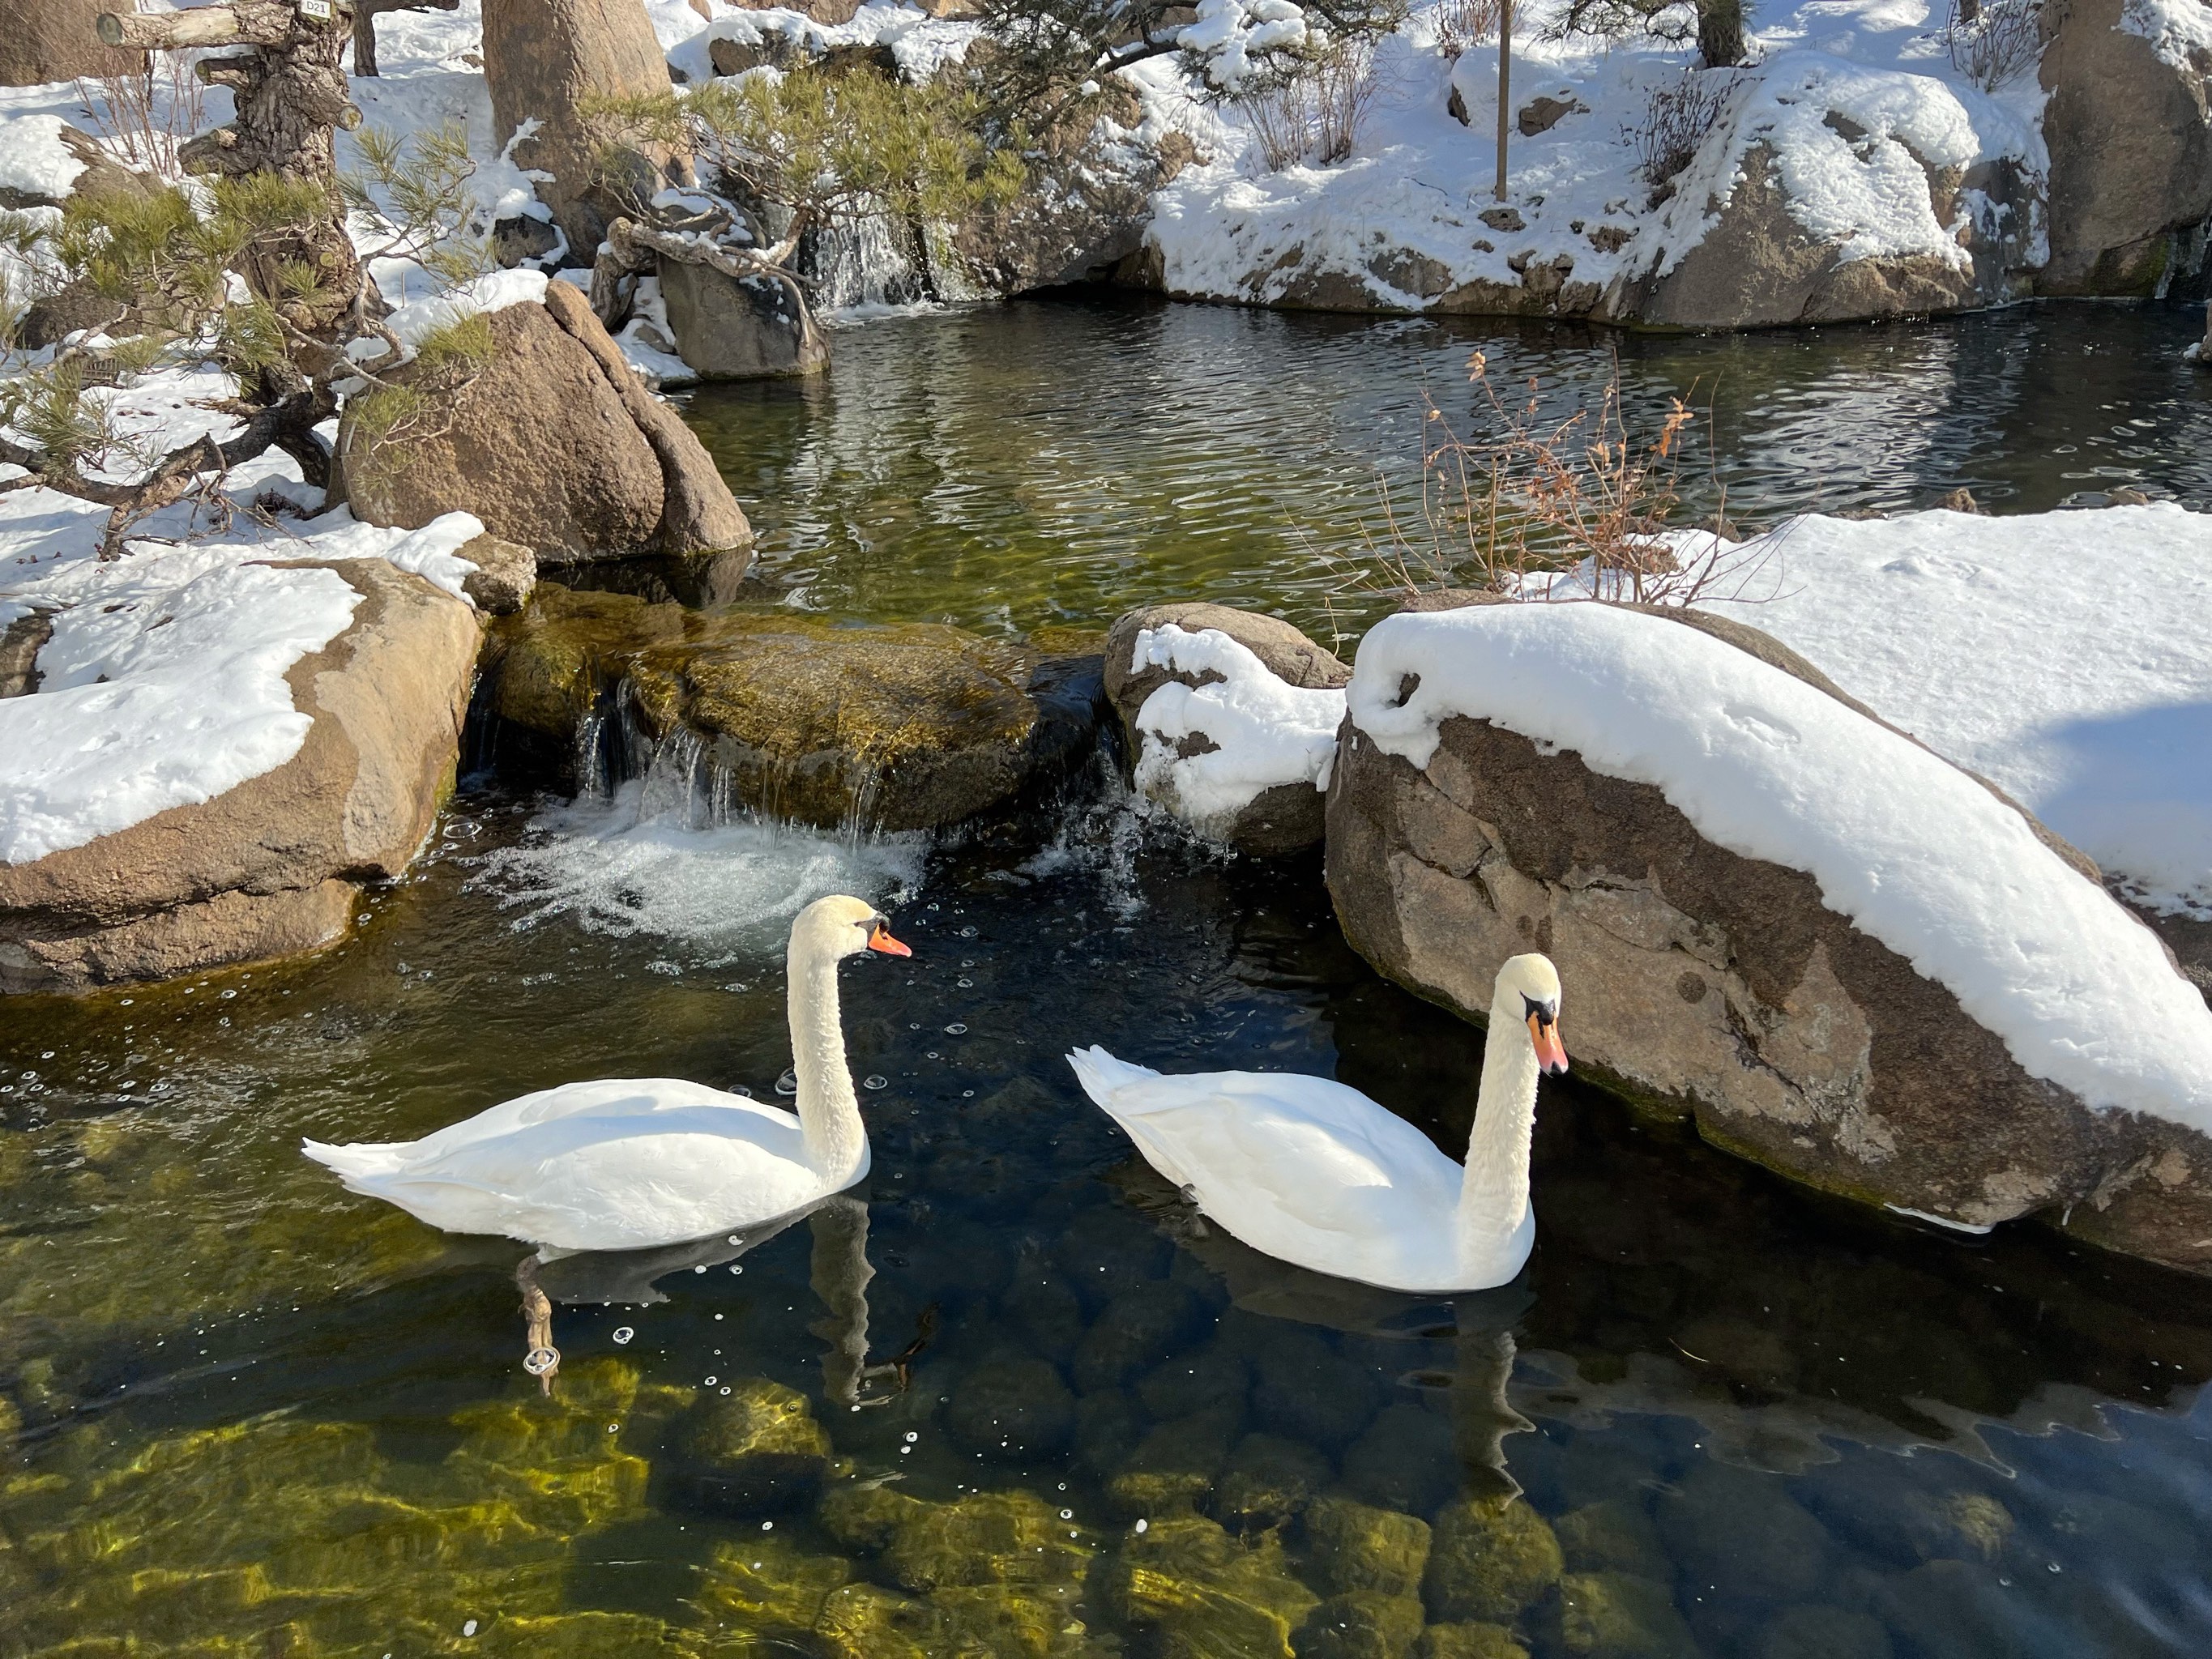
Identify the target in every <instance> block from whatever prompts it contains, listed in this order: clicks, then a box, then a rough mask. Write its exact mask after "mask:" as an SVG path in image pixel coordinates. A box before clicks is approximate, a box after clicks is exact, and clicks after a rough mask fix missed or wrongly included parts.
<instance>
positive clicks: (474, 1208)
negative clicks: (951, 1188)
mask: <svg viewBox="0 0 2212 1659" xmlns="http://www.w3.org/2000/svg"><path fill="white" fill-rule="evenodd" d="M307 1151H308V1153H309V1155H310V1156H311V1157H314V1158H319V1160H320V1161H321V1162H323V1163H325V1164H329V1165H330V1166H331V1168H332V1169H334V1170H337V1172H338V1173H339V1175H340V1176H343V1178H344V1180H345V1182H346V1185H347V1186H349V1187H350V1188H353V1189H354V1190H355V1191H356V1192H360V1193H365V1194H368V1195H370V1196H372V1197H375V1198H380V1199H384V1200H386V1201H388V1202H390V1203H393V1204H396V1205H398V1206H399V1207H400V1208H402V1209H404V1210H406V1211H407V1212H409V1213H410V1214H411V1215H414V1216H416V1217H418V1218H421V1219H422V1220H423V1221H426V1222H428V1223H429V1224H430V1225H433V1226H435V1227H439V1228H441V1229H443V1230H445V1231H448V1232H487V1233H504V1234H506V1235H507V1236H508V1237H513V1238H520V1239H523V1240H526V1241H527V1242H529V1243H537V1244H555V1245H559V1246H561V1247H562V1248H563V1249H641V1248H644V1247H646V1246H648V1245H658V1244H669V1243H678V1242H680V1241H682V1240H684V1239H690V1238H696V1237H702V1236H704V1235H705V1234H708V1233H711V1232H715V1231H726V1230H727V1229H730V1228H733V1227H743V1226H750V1225H755V1224H757V1223H759V1222H762V1221H765V1220H769V1219H770V1218H774V1217H776V1216H780V1215H783V1214H786V1213H788V1212H790V1211H792V1210H794V1209H796V1208H799V1206H802V1205H805V1204H808V1203H811V1202H812V1201H814V1200H816V1199H817V1198H819V1197H821V1196H822V1192H823V1183H822V1178H821V1176H820V1175H819V1174H818V1173H817V1171H816V1170H813V1169H812V1168H811V1166H810V1165H809V1164H807V1162H806V1160H805V1142H804V1139H803V1137H802V1135H801V1133H800V1130H799V1120H798V1118H797V1117H796V1116H794V1115H793V1114H791V1113H789V1112H786V1111H782V1110H780V1109H777V1108H775V1107H772V1106H766V1105H763V1104H762V1103H759V1102H757V1101H752V1100H747V1099H745V1098H744V1097H741V1096H735V1095H727V1094H724V1093H722V1092H721V1091H719V1090H714V1089H708V1088H704V1087H702V1086H701V1085H697V1084H692V1083H685V1082H682V1081H680V1080H677V1079H641V1080H631V1081H623V1082H602V1083H588V1084H572V1085H567V1086H565V1087H563V1088H560V1089H550V1090H546V1091H542V1092H541V1093H539V1094H537V1095H526V1096H524V1097H521V1098H520V1099H519V1100H513V1101H508V1102H506V1103H503V1104H501V1105H499V1106H495V1107H493V1108H491V1109H489V1110H488V1111H484V1112H480V1113H478V1114H477V1115H476V1116H475V1117H472V1118H470V1119H468V1120H466V1121H464V1122H461V1123H457V1124H453V1125H452V1126H451V1127H447V1128H445V1129H441V1130H439V1131H438V1132H437V1133H435V1134H431V1135H427V1136H425V1137H424V1138H423V1139H421V1140H418V1141H413V1142H404V1143H393V1144H389V1145H384V1146H336V1147H324V1146H314V1145H313V1144H312V1143H310V1145H309V1146H308V1148H307ZM862 1167H863V1169H864V1170H865V1168H866V1164H865V1162H864V1164H863V1166H862Z"/></svg>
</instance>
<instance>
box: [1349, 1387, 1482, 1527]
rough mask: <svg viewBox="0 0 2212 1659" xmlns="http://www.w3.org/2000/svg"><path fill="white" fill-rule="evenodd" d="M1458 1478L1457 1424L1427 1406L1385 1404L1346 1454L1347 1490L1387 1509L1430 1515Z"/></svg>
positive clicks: (1451, 1489)
mask: <svg viewBox="0 0 2212 1659" xmlns="http://www.w3.org/2000/svg"><path fill="white" fill-rule="evenodd" d="M1458 1482H1459V1457H1458V1454H1457V1452H1456V1450H1455V1448H1454V1446H1453V1444H1452V1430H1451V1425H1450V1424H1449V1423H1448V1422H1446V1421H1445V1420H1444V1419H1443V1418H1442V1417H1440V1416H1438V1415H1437V1413H1435V1412H1432V1411H1431V1410H1429V1409H1428V1408H1427V1407H1425V1406H1416V1405H1412V1404H1408V1403H1404V1402H1401V1403H1400V1404H1398V1405H1395V1406H1386V1407H1383V1410H1382V1411H1380V1412H1379V1413H1376V1418H1375V1421H1374V1422H1373V1423H1371V1424H1370V1425H1368V1429H1367V1432H1366V1433H1364V1434H1363V1435H1361V1436H1360V1437H1359V1438H1358V1439H1357V1440H1355V1441H1354V1442H1352V1445H1351V1446H1350V1447H1349V1448H1348V1449H1346V1452H1345V1454H1344V1484H1345V1487H1346V1490H1347V1491H1349V1492H1351V1493H1352V1495H1353V1496H1354V1497H1357V1498H1364V1500H1365V1501H1367V1502H1368V1503H1370V1504H1381V1505H1382V1506H1383V1508H1384V1509H1390V1510H1405V1511H1407V1513H1408V1514H1412V1515H1427V1514H1429V1513H1430V1512H1431V1511H1432V1510H1435V1509H1436V1507H1437V1505H1438V1504H1442V1503H1443V1501H1444V1500H1445V1499H1446V1498H1449V1497H1450V1496H1451V1495H1452V1493H1453V1492H1454V1491H1455V1489H1456V1487H1457V1486H1458Z"/></svg>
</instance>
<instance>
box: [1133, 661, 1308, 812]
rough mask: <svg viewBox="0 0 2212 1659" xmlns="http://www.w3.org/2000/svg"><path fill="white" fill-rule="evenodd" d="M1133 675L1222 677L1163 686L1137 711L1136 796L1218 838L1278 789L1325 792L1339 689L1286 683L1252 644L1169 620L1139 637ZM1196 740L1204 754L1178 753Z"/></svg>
mask: <svg viewBox="0 0 2212 1659" xmlns="http://www.w3.org/2000/svg"><path fill="white" fill-rule="evenodd" d="M1129 668H1130V671H1131V672H1132V673H1141V672H1143V671H1145V670H1146V669H1147V668H1164V669H1166V670H1168V671H1170V672H1171V673H1178V674H1190V675H1193V676H1204V675H1206V674H1209V673H1211V674H1215V675H1218V676H1219V677H1220V678H1218V679H1215V680H1210V681H1208V682H1207V683H1206V684H1203V685H1195V686H1193V685H1187V684H1183V683H1182V681H1181V680H1169V681H1167V682H1166V683H1165V684H1162V685H1160V686H1159V687H1158V688H1157V689H1155V690H1153V692H1152V695H1151V696H1148V697H1147V698H1146V699H1145V704H1144V707H1143V708H1140V709H1139V711H1138V714H1137V726H1138V729H1139V732H1141V733H1142V734H1143V735H1142V738H1141V741H1142V744H1143V750H1142V752H1141V753H1140V754H1139V756H1138V758H1137V766H1136V783H1137V788H1138V791H1139V793H1141V794H1144V795H1146V796H1148V797H1151V798H1152V799H1157V800H1160V801H1162V802H1164V803H1166V804H1169V805H1172V806H1173V807H1174V808H1175V809H1176V811H1178V812H1179V813H1180V814H1181V815H1182V817H1185V818H1187V819H1188V821H1190V822H1191V823H1194V824H1195V825H1197V826H1198V827H1199V828H1200V829H1212V830H1215V831H1217V832H1218V831H1222V830H1225V829H1226V828H1227V826H1228V824H1229V823H1230V821H1231V819H1233V818H1234V817H1236V816H1237V813H1238V812H1240V811H1243V809H1244V808H1245V807H1247V806H1249V805H1251V804H1252V803H1253V801H1255V800H1256V799H1258V798H1259V796H1260V794H1261V792H1262V791H1264V790H1267V789H1272V788H1273V787H1276V786H1277V785H1279V784H1297V783H1303V784H1309V785H1310V786H1311V787H1314V788H1316V789H1327V788H1328V775H1329V768H1330V765H1331V763H1333V762H1334V760H1335V758H1336V728H1337V724H1338V722H1339V721H1340V720H1342V719H1343V718H1344V693H1343V692H1341V691H1310V690H1302V689H1301V688H1299V687H1297V686H1294V685H1290V684H1285V682H1284V681H1282V680H1281V679H1279V678H1277V677H1276V676H1275V675H1274V674H1273V673H1272V672H1270V671H1269V670H1268V668H1267V665H1266V664H1265V663H1263V662H1261V660H1260V659H1259V658H1258V657H1257V656H1256V655H1255V654H1254V653H1253V652H1252V651H1251V649H1250V648H1249V647H1246V646H1243V645H1240V644H1239V643H1238V642H1237V641H1235V640H1232V639H1231V638H1230V637H1229V635H1226V634H1224V633H1222V632H1220V631H1219V630H1218V629H1212V628H1206V629H1199V630H1198V631H1197V632H1196V633H1190V632H1187V631H1185V630H1184V629H1181V628H1178V627H1176V625H1175V624H1174V623H1168V624H1167V625H1166V626H1165V627H1163V628H1148V629H1145V630H1144V631H1143V632H1141V633H1139V635H1137V642H1136V647H1135V651H1134V653H1133V659H1132V661H1131V663H1130V665H1129ZM1186 738H1206V739H1207V740H1209V741H1211V742H1212V744H1214V745H1215V746H1214V747H1213V748H1211V749H1209V750H1206V751H1205V752H1204V753H1202V754H1193V755H1184V754H1181V753H1179V752H1178V750H1180V748H1181V747H1182V744H1183V740H1184V739H1186Z"/></svg>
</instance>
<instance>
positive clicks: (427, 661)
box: [0, 559, 478, 991]
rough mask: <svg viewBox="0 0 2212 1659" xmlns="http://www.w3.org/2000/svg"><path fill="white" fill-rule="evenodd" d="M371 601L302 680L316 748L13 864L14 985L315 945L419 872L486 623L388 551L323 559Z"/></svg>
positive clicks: (299, 674) (1, 971)
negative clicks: (360, 898) (378, 884)
mask: <svg viewBox="0 0 2212 1659" xmlns="http://www.w3.org/2000/svg"><path fill="white" fill-rule="evenodd" d="M316 568H322V569H325V570H328V571H331V572H334V573H335V574H336V575H337V578H338V579H339V580H343V582H344V583H345V584H346V585H347V586H349V587H350V588H352V589H353V590H354V591H355V592H356V593H358V594H359V595H360V596H361V599H360V602H359V603H358V604H357V605H355V607H354V611H353V617H352V620H351V621H350V622H349V623H348V624H347V625H346V627H345V628H344V629H343V630H342V631H341V632H340V633H339V634H338V635H337V637H335V638H334V639H332V640H331V642H330V643H329V644H328V645H326V646H325V647H323V648H322V649H321V650H319V651H313V652H309V653H307V654H306V655H305V656H302V657H301V659H299V661H298V662H296V663H295V664H294V665H293V666H292V668H291V669H290V671H289V672H288V673H287V674H286V675H285V677H284V678H285V682H286V684H288V685H289V687H290V689H291V696H292V702H293V706H294V707H295V708H296V709H298V710H299V711H300V713H301V714H305V715H307V717H308V719H309V720H310V721H311V724H310V725H309V726H308V728H307V735H306V736H305V738H303V739H302V740H301V744H300V747H299V750H298V752H297V753H295V755H294V756H293V757H291V758H290V759H289V760H288V761H286V762H284V763H283V764H282V765H280V766H277V767H276V768H274V769H271V770H270V771H267V772H264V773H263V774H261V775H259V776H258V777H252V778H248V779H246V781H244V782H243V783H240V784H239V785H238V786H237V787H234V788H232V789H229V790H228V791H226V792H225V793H222V794H220V795H217V796H216V797H215V798H214V799H211V800H206V801H202V802H200V803H198V804H197V805H181V806H174V807H171V808H169V809H167V811H161V812H156V813H155V814H154V815H153V816H152V817H148V818H146V819H144V820H143V821H142V822H140V823H134V824H132V825H131V826H130V827H128V828H127V829H119V830H117V831H115V832H114V833H113V834H112V835H106V836H100V837H98V838H97V839H95V840H93V841H90V842H85V843H84V844H82V846H77V847H67V848H61V849H59V850H58V851H55V852H52V853H49V854H46V856H45V857H43V858H39V859H34V860H29V861H27V862H25V863H21V864H0V991H76V990H83V989H87V988H88V987H93V986H98V985H106V984H113V983H116V982H118V981H132V980H148V979H160V978H164V977H167V976H169V975H176V974H184V973H191V972H193V971H196V970H197V969H204V968H210V967H215V966H217V965H219V964H222V963H237V962H250V961H253V960H256V959H258V958H260V957H277V956H285V955H289V954H291V953H294V952H296V951H308V950H313V949H314V948H316V947H317V946H319V945H325V944H328V943H329V942H330V941H331V940H332V939H336V938H337V937H338V936H339V935H340V934H342V933H343V932H344V930H345V927H346V925H347V923H348V922H349V921H350V920H351V918H352V915H353V908H354V899H355V896H356V893H357V892H358V890H359V885H360V884H361V883H362V882H363V881H366V880H370V879H374V878H387V879H388V878H392V877H396V876H398V874H399V873H400V872H402V871H404V870H405V869H406V868H407V866H408V865H409V863H410V861H411V860H413V858H414V856H415V854H416V851H417V849H419V848H421V847H422V843H423V841H424V838H425V837H426V836H428V834H429V831H430V826H431V823H432V821H433V820H434V818H435V816H436V813H437V810H438V807H439V805H440V804H441V802H442V801H443V799H445V795H446V792H447V790H448V789H449V788H450V787H452V784H453V766H454V761H455V759H456V757H457V755H458V752H459V734H460V728H461V717H462V714H463V711H464V710H465V708H466V707H467V703H468V696H469V686H470V682H471V678H472V677H473V675H474V672H475V665H476V656H477V639H478V630H477V618H476V616H475V613H474V612H472V611H471V610H470V609H469V607H468V606H467V605H464V604H463V603H461V601H459V599H454V598H453V596H452V595H451V594H449V593H447V592H443V591H442V590H441V589H439V588H436V587H433V586H431V585H430V584H429V583H428V582H427V581H425V580H422V578H421V577H420V576H415V575H410V574H407V573H406V572H404V571H402V570H399V569H398V568H394V567H393V566H392V565H390V564H387V563H386V562H383V561H381V560H377V559H341V560H334V561H330V562H318V565H317V567H316Z"/></svg>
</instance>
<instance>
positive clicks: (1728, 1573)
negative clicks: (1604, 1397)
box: [1655, 1462, 1835, 1601]
mask: <svg viewBox="0 0 2212 1659" xmlns="http://www.w3.org/2000/svg"><path fill="white" fill-rule="evenodd" d="M1655 1518H1656V1521H1657V1522H1658V1524H1659V1533H1660V1536H1661V1537H1662V1538H1663V1539H1665V1541H1666V1543H1667V1551H1668V1554H1669V1555H1670V1556H1672V1557H1673V1558H1674V1564H1675V1565H1677V1566H1678V1567H1680V1568H1681V1569H1682V1571H1685V1572H1686V1573H1688V1574H1689V1575H1690V1576H1691V1577H1692V1578H1694V1579H1696V1580H1698V1581H1699V1583H1706V1584H1718V1583H1744V1584H1752V1585H1756V1586H1757V1587H1758V1590H1759V1594H1760V1595H1767V1596H1771V1597H1773V1598H1775V1599H1776V1600H1778V1601H1797V1600H1801V1599H1802V1598H1804V1597H1806V1596H1808V1595H1812V1594H1813V1593H1814V1591H1815V1590H1817V1589H1819V1588H1820V1585H1821V1584H1822V1583H1825V1582H1826V1579H1827V1577H1828V1576H1829V1573H1830V1571H1831V1568H1832V1564H1833V1559H1834V1554H1835V1547H1834V1544H1833V1542H1832V1541H1831V1539H1830V1537H1829V1534H1828V1532H1827V1529H1826V1528H1824V1527H1822V1526H1821V1524H1820V1522H1818V1521H1815V1520H1814V1518H1813V1517H1812V1516H1809V1515H1808V1514H1807V1513H1806V1512H1805V1510H1803V1509H1802V1507H1800V1506H1799V1505H1798V1504H1796V1503H1795V1502H1794V1501H1792V1499H1791V1498H1790V1494H1789V1492H1788V1491H1787V1490H1786V1489H1785V1488H1784V1486H1783V1484H1782V1482H1781V1480H1778V1478H1776V1477H1774V1476H1772V1475H1767V1474H1753V1473H1752V1472H1750V1471H1748V1470H1746V1469H1739V1468H1734V1467H1732V1466H1730V1465H1728V1464H1723V1463H1710V1462H1708V1463H1700V1464H1699V1465H1697V1466H1696V1467H1695V1468H1692V1470H1691V1471H1690V1473H1689V1474H1686V1476H1684V1477H1683V1478H1682V1480H1680V1482H1679V1483H1677V1484H1676V1486H1674V1489H1673V1490H1672V1491H1670V1492H1667V1493H1666V1494H1665V1495H1663V1496H1662V1498H1660V1499H1659V1502H1658V1504H1657V1506H1656V1516H1655Z"/></svg>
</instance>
